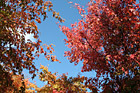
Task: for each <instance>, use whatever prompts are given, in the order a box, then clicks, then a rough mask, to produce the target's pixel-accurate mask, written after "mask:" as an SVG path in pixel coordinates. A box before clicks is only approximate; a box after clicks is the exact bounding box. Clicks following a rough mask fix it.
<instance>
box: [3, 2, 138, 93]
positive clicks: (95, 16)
mask: <svg viewBox="0 0 140 93" xmlns="http://www.w3.org/2000/svg"><path fill="white" fill-rule="evenodd" d="M69 3H71V4H74V3H72V2H69ZM74 6H75V7H76V8H77V9H78V11H79V14H80V15H81V16H82V18H81V20H79V21H78V22H75V23H74V24H71V28H69V27H66V26H61V25H59V27H60V29H61V30H62V32H63V33H64V34H65V35H66V37H67V39H65V43H66V44H67V46H68V47H69V48H70V49H71V50H70V51H67V52H65V56H68V59H69V60H70V62H71V63H73V62H74V64H75V65H77V64H78V63H79V62H83V67H82V69H81V72H90V71H95V72H96V76H93V77H91V78H87V77H85V76H80V75H77V77H69V76H68V75H66V74H62V75H61V76H58V74H57V73H53V74H52V73H51V72H50V71H49V70H48V68H47V67H45V66H43V65H41V67H40V69H41V70H42V71H41V72H38V73H39V79H40V81H42V82H46V84H45V85H44V86H43V87H41V88H40V87H38V86H37V85H36V84H33V83H30V82H29V80H28V79H25V77H24V74H23V73H22V72H23V70H24V69H26V70H28V71H29V74H31V75H32V79H34V77H35V76H36V75H37V74H36V72H37V71H38V68H37V67H36V66H35V62H34V61H35V58H38V57H39V56H40V54H43V55H44V56H45V58H46V59H47V60H50V61H52V62H54V61H58V62H59V60H58V59H57V58H56V56H54V55H53V51H54V49H53V45H52V44H51V45H46V44H42V41H41V40H40V39H39V30H38V26H37V25H36V24H37V23H41V22H42V20H44V21H45V19H46V18H47V17H48V16H47V12H49V11H50V12H52V16H53V17H55V18H56V19H58V20H59V21H60V22H64V19H63V18H62V17H61V16H59V12H56V11H55V10H54V9H53V8H52V7H53V4H52V2H51V1H49V0H47V1H46V0H1V1H0V75H1V77H0V92H4V93H9V92H10V93H25V92H26V93H34V92H37V93H42V92H47V93H67V92H68V93H77V92H78V93H86V92H87V88H88V89H90V90H91V91H92V92H93V93H97V92H102V93H110V92H111V93H112V92H119V93H122V92H132V93H133V92H134V93H137V92H139V91H140V2H139V1H137V0H91V1H90V2H89V3H88V8H87V9H84V8H83V7H81V6H80V5H79V4H77V3H75V4H74ZM27 34H32V35H33V37H34V38H35V39H36V40H35V41H32V40H31V39H28V40H26V39H25V37H26V35H27Z"/></svg>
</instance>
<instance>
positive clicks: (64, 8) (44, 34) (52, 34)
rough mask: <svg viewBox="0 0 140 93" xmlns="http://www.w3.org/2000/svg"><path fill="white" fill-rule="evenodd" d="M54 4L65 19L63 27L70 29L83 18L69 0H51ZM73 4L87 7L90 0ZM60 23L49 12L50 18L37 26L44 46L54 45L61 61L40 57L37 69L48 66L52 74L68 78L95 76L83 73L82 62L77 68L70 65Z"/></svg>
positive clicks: (74, 1)
mask: <svg viewBox="0 0 140 93" xmlns="http://www.w3.org/2000/svg"><path fill="white" fill-rule="evenodd" d="M51 1H52V3H53V9H54V10H55V11H56V12H59V14H60V16H61V17H63V18H64V19H65V22H64V23H61V25H65V26H68V27H70V25H71V23H74V22H76V21H78V19H80V18H81V16H80V15H79V14H78V10H77V9H76V8H74V7H73V6H72V5H71V4H69V3H68V2H67V0H51ZM71 1H72V2H73V3H78V4H80V5H83V6H85V7H86V5H87V3H88V2H89V1H90V0H71ZM56 22H58V20H57V19H55V18H53V17H52V13H51V12H48V18H47V19H46V20H45V21H43V22H42V23H41V24H37V26H38V28H39V29H40V33H39V36H40V39H41V40H42V44H48V45H49V44H54V45H55V47H54V50H55V52H54V55H56V56H57V58H58V59H59V60H60V61H61V63H58V62H50V61H48V60H46V59H45V58H44V56H43V55H42V56H40V57H39V58H38V59H37V60H36V61H35V64H36V66H37V68H39V67H40V64H42V65H44V66H47V67H48V68H49V71H51V72H52V73H54V72H58V74H59V75H61V74H62V73H67V72H68V76H77V74H79V73H80V75H82V76H83V75H84V76H87V77H92V76H95V73H94V72H90V73H89V72H85V73H82V72H81V68H82V62H80V63H79V64H78V65H77V66H75V65H74V63H70V62H69V60H68V59H67V57H64V51H67V50H69V48H67V47H66V46H65V42H64V40H63V39H66V36H65V35H64V34H63V33H62V32H61V31H60V29H59V27H58V25H57V24H56ZM25 75H27V77H29V75H28V74H27V73H26V72H25ZM33 81H36V84H37V85H38V86H43V85H44V84H43V83H42V82H40V81H39V79H38V77H36V78H35V79H34V80H33Z"/></svg>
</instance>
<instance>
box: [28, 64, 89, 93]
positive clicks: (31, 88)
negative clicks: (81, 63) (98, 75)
mask: <svg viewBox="0 0 140 93" xmlns="http://www.w3.org/2000/svg"><path fill="white" fill-rule="evenodd" d="M40 69H42V72H40V74H39V78H40V80H41V81H43V82H46V85H45V86H43V87H41V88H39V87H38V86H37V85H36V84H33V83H30V82H28V83H26V92H27V93H30V92H37V93H44V92H45V93H46V92H47V93H77V92H80V93H86V91H87V90H86V88H87V86H85V85H84V81H85V80H86V79H87V78H86V77H84V76H82V77H81V76H79V75H78V76H77V77H69V78H68V76H67V75H66V74H63V75H57V73H53V74H52V73H51V72H50V71H48V68H47V67H44V66H43V65H41V67H40Z"/></svg>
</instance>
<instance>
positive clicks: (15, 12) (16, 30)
mask: <svg viewBox="0 0 140 93" xmlns="http://www.w3.org/2000/svg"><path fill="white" fill-rule="evenodd" d="M52 6H53V5H52V3H51V2H50V1H44V0H0V74H1V77H0V91H1V92H5V91H7V89H8V88H9V87H12V86H13V83H14V82H13V80H12V77H13V75H21V74H22V71H23V69H27V70H29V73H30V74H32V78H34V77H35V76H36V74H35V72H36V71H37V70H38V69H37V68H36V67H35V65H34V59H35V58H36V57H39V55H40V54H44V55H45V57H46V58H47V59H48V60H50V59H51V61H58V60H57V59H56V58H55V56H51V54H52V52H53V48H52V45H45V46H41V42H42V41H41V40H40V39H39V37H38V33H39V31H38V28H37V25H36V23H41V16H43V20H45V19H46V18H47V11H51V12H53V15H55V16H57V19H58V20H59V21H60V22H62V21H63V20H62V18H61V17H60V16H59V15H57V14H58V13H57V14H56V12H55V11H54V10H53V9H52ZM27 34H32V35H33V37H34V39H36V40H35V42H33V41H32V40H30V39H28V40H27V41H26V39H25V36H26V35H27ZM43 47H46V49H47V50H48V51H50V53H49V52H48V53H49V54H48V53H47V52H46V51H45V50H44V48H43ZM16 86H17V87H18V85H16ZM13 87H14V86H13Z"/></svg>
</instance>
